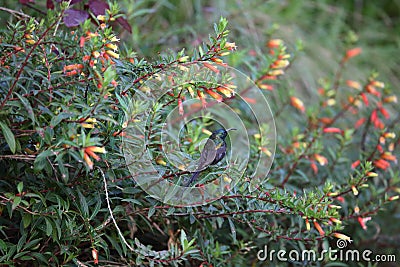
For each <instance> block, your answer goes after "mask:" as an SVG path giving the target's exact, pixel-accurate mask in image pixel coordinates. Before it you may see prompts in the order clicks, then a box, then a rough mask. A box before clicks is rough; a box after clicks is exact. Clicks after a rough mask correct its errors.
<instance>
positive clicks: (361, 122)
mask: <svg viewBox="0 0 400 267" xmlns="http://www.w3.org/2000/svg"><path fill="white" fill-rule="evenodd" d="M366 120H367V119H366V118H361V119H359V120H358V121H357V122H356V123H355V124H354V128H356V129H358V128H360V126H361V125H363V124H364V122H365V121H366Z"/></svg>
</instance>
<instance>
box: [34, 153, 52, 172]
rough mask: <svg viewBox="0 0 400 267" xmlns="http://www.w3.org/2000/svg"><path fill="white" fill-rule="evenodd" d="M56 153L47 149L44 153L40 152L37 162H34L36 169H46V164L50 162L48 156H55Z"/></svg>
mask: <svg viewBox="0 0 400 267" xmlns="http://www.w3.org/2000/svg"><path fill="white" fill-rule="evenodd" d="M54 155H55V153H54V151H52V150H45V151H43V152H42V153H40V154H39V155H37V157H36V159H35V162H34V164H33V165H34V169H35V171H40V170H42V169H44V168H45V167H46V165H47V164H48V162H47V160H46V159H47V157H50V156H54Z"/></svg>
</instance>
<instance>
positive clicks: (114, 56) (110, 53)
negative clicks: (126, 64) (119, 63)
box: [106, 50, 119, 59]
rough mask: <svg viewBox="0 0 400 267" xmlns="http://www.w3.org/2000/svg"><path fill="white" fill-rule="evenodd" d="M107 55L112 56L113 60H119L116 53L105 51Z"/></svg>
mask: <svg viewBox="0 0 400 267" xmlns="http://www.w3.org/2000/svg"><path fill="white" fill-rule="evenodd" d="M106 53H107V54H109V55H110V56H112V57H113V58H117V59H118V58H119V55H118V54H117V53H115V52H114V51H111V50H107V51H106Z"/></svg>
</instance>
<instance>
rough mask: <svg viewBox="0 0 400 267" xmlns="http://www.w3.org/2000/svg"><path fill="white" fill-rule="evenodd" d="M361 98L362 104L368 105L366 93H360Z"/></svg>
mask: <svg viewBox="0 0 400 267" xmlns="http://www.w3.org/2000/svg"><path fill="white" fill-rule="evenodd" d="M361 98H362V100H363V102H364V104H365V105H366V106H367V107H368V105H369V101H368V97H367V95H366V94H364V93H361Z"/></svg>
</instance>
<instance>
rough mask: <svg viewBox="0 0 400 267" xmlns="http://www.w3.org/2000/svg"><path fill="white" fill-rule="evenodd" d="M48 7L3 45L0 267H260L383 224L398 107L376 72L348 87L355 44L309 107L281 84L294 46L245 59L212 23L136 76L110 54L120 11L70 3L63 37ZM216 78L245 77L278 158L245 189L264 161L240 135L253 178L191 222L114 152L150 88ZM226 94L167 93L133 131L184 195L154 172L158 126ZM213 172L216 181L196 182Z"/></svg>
mask: <svg viewBox="0 0 400 267" xmlns="http://www.w3.org/2000/svg"><path fill="white" fill-rule="evenodd" d="M60 2H61V3H53V4H54V6H53V7H52V8H49V10H48V11H47V13H46V15H43V16H42V17H40V16H35V17H30V16H28V15H26V14H24V13H21V12H18V11H10V12H11V13H10V14H11V15H12V17H11V18H10V19H9V21H8V23H7V27H4V28H2V29H1V37H0V46H1V54H0V127H1V129H0V170H1V171H0V173H1V180H0V215H1V216H0V222H1V223H0V236H1V238H0V263H4V264H7V265H15V266H19V265H24V264H25V265H30V264H32V263H33V262H34V263H35V264H36V265H47V264H49V265H55V266H57V265H74V264H75V265H78V266H93V265H96V264H100V265H102V266H103V265H110V266H111V265H138V266H140V265H143V266H148V265H149V266H157V265H159V266H162V265H172V266H178V265H181V266H249V265H250V264H251V263H253V264H254V265H257V264H260V265H262V264H263V263H262V262H260V261H259V260H258V259H257V256H256V255H257V251H259V250H260V249H263V248H264V245H268V247H269V248H270V249H279V248H286V249H296V250H301V249H304V248H310V249H314V250H316V251H318V250H320V249H321V248H322V247H327V246H329V245H331V246H334V245H335V244H336V239H343V240H346V241H349V239H350V238H351V239H354V240H358V239H361V237H362V236H363V235H364V233H368V234H367V236H368V237H370V236H373V234H374V233H373V232H374V231H373V228H374V227H373V224H372V223H371V222H374V220H375V217H374V216H375V215H377V214H378V213H379V211H381V210H382V209H384V208H387V209H389V210H390V209H394V206H395V204H394V203H396V202H397V201H396V200H397V199H398V194H399V192H400V189H399V182H400V178H399V169H398V166H397V167H396V164H397V157H398V154H399V153H398V146H399V140H400V139H399V135H398V134H397V135H396V133H398V132H399V125H398V122H399V120H400V117H399V111H398V109H396V105H397V97H396V94H395V93H394V92H393V91H392V89H391V87H390V85H388V84H385V83H384V82H382V81H380V79H379V77H378V74H377V73H376V72H373V73H371V74H365V75H364V78H363V80H360V81H356V80H353V78H352V76H351V74H349V73H346V68H347V67H348V65H349V64H351V61H352V60H353V58H354V57H356V56H358V55H359V54H360V53H361V52H362V49H361V48H359V47H355V46H354V43H353V42H349V43H348V44H347V46H348V47H347V48H346V49H345V50H344V51H343V53H342V54H343V56H341V58H338V59H337V61H338V62H337V63H338V69H337V71H336V72H335V73H333V74H332V76H331V77H324V78H323V79H321V80H320V84H319V88H316V89H315V91H316V92H317V93H316V94H315V95H314V96H313V99H312V101H311V103H310V101H304V98H305V96H302V92H301V91H300V90H296V88H295V87H296V86H295V85H293V83H291V81H289V80H285V72H286V71H287V69H289V68H290V67H291V65H292V64H293V62H294V61H295V58H296V57H299V56H301V54H300V53H301V50H302V44H301V43H299V44H298V45H297V46H292V47H288V46H287V45H286V44H285V43H284V41H282V40H281V39H274V38H270V39H269V40H268V42H267V43H266V45H265V46H264V47H263V48H262V50H261V51H257V52H255V51H250V52H249V53H243V52H241V50H240V47H239V48H237V47H236V44H235V43H234V40H232V39H230V38H231V37H230V35H229V30H228V29H229V25H228V23H227V20H226V19H224V18H221V19H220V21H219V22H218V23H217V24H216V25H215V27H214V32H213V33H212V34H210V37H209V38H208V39H205V40H203V41H204V43H203V44H201V45H199V46H197V45H196V46H195V45H193V47H191V48H190V49H186V50H185V49H181V48H179V49H173V50H172V51H168V54H167V53H165V54H163V55H162V56H160V57H159V58H157V59H154V60H152V61H148V60H145V59H144V58H142V57H140V56H139V55H137V54H136V53H135V51H133V49H132V48H129V43H124V44H123V45H121V44H120V43H122V42H120V37H119V36H118V35H119V33H120V32H121V31H123V28H125V29H127V30H130V29H131V28H130V27H128V26H127V25H126V23H127V21H126V20H125V19H122V18H123V17H124V15H123V14H120V13H119V12H120V11H119V7H118V5H117V4H110V5H107V6H104V9H102V11H104V14H100V13H97V11H96V12H94V10H93V8H87V3H85V1H83V2H82V1H77V3H76V4H75V5H74V6H73V8H75V11H73V12H72V13H74V14H78V13H79V12H86V13H84V15H77V16H78V17H77V18H76V20H78V21H79V22H81V23H77V24H79V25H75V23H70V22H71V21H68V19H67V20H66V19H65V17H66V16H67V17H68V13H69V14H71V7H70V6H68V2H62V1H60ZM81 2H82V3H81ZM94 2H96V3H98V2H102V1H89V2H88V3H89V7H90V6H92V7H93V5H94V4H93V3H94ZM90 3H91V4H92V5H90ZM77 5H80V6H79V8H77ZM99 5H100V4H99ZM106 8H107V9H106ZM78 11H79V12H78ZM76 12H78V13H76ZM143 13H144V14H145V13H146V12H145V11H143ZM79 14H83V13H79ZM138 16H139V15H138ZM81 18H84V19H82V21H80V20H81ZM87 18H88V19H87ZM70 19H71V17H70ZM118 19H119V24H118V23H116V21H118ZM119 25H121V26H122V28H121V27H120V26H119ZM184 46H188V44H186V45H184ZM127 47H128V48H127ZM175 50H176V51H175ZM178 51H179V52H178ZM260 54H261V55H262V57H260ZM227 62H228V63H231V64H232V65H235V66H237V67H240V68H241V69H242V70H244V71H249V73H248V75H249V76H251V77H252V78H253V80H254V83H255V84H257V86H258V87H259V88H260V89H259V90H261V91H262V93H263V94H264V95H265V97H266V98H267V99H268V100H269V103H270V105H271V109H272V112H273V115H274V118H275V120H276V125H277V146H276V151H275V160H274V162H273V165H272V168H271V171H270V173H269V174H268V179H266V180H264V181H262V182H260V184H258V186H257V188H256V190H254V191H252V190H250V189H249V185H250V183H251V179H252V177H250V176H249V174H250V173H251V170H252V168H253V169H254V168H255V166H252V162H253V161H254V160H255V159H257V158H258V157H259V156H260V155H262V154H264V155H267V156H269V157H271V156H273V150H272V149H270V148H269V145H270V144H267V143H264V142H263V141H262V140H263V138H262V136H263V133H264V132H263V131H264V130H265V129H264V130H263V129H260V131H259V132H250V133H249V138H250V159H251V160H250V162H249V170H250V171H247V172H246V173H245V175H244V176H243V177H242V179H241V180H240V182H239V183H237V184H236V185H234V186H232V188H230V189H231V191H230V192H229V194H227V195H224V196H222V197H221V199H219V200H217V201H215V202H212V203H209V204H207V205H201V206H196V207H183V206H171V205H166V204H164V203H162V202H159V201H157V200H155V199H154V198H153V197H151V196H149V195H148V194H147V193H146V192H144V191H143V189H142V188H141V187H140V186H138V185H137V182H136V181H135V179H133V177H132V176H131V173H130V172H129V169H128V166H127V164H126V160H125V156H124V150H123V146H124V144H123V142H125V141H126V140H127V139H128V140H129V138H133V139H135V138H138V139H140V138H143V136H139V135H138V136H130V134H131V132H129V131H128V129H129V125H132V124H133V125H140V123H141V121H140V120H139V119H138V118H136V117H135V115H137V114H138V113H140V112H141V111H142V110H144V109H147V108H148V102H146V101H137V100H138V98H139V95H140V96H142V95H146V94H151V90H154V89H152V88H149V87H148V85H147V84H146V81H148V80H149V79H154V77H157V75H158V74H159V73H162V72H163V71H167V70H168V69H169V68H172V67H181V68H184V67H187V66H190V64H202V65H203V66H205V67H206V68H208V69H209V70H210V71H211V73H212V72H214V73H216V74H218V73H219V69H224V68H227V67H228V63H227ZM315 78H316V79H318V78H319V77H315ZM226 84H227V86H226V87H224V88H221V87H209V86H208V84H207V83H201V82H196V83H193V84H190V86H188V87H185V88H174V89H171V90H170V91H166V92H165V93H168V94H166V95H165V97H164V98H162V99H161V100H160V102H159V103H158V104H159V106H156V105H155V106H154V107H151V108H152V112H153V113H151V114H153V115H154V116H153V117H149V121H150V124H151V125H152V129H149V128H143V130H144V131H145V132H146V133H148V136H147V137H148V138H147V139H146V141H147V143H146V145H147V147H148V148H149V149H150V151H151V153H152V155H153V156H154V158H153V160H154V161H153V164H154V165H155V166H157V170H158V171H159V172H160V174H161V176H162V177H163V178H164V179H170V181H171V182H175V183H180V182H181V180H180V178H181V176H182V177H183V179H185V177H187V176H188V175H190V174H188V173H185V172H182V170H179V169H177V168H175V167H174V166H173V165H171V164H170V163H169V162H168V159H166V158H163V157H162V154H161V153H160V149H161V148H160V147H162V146H163V144H162V143H160V138H159V136H157V134H156V131H157V130H159V129H160V128H161V127H162V123H161V122H162V120H161V117H160V116H164V113H168V112H169V111H170V110H172V109H174V108H177V109H178V110H179V114H181V115H184V114H186V112H188V110H187V108H184V106H183V103H184V101H185V100H187V99H189V98H191V97H192V98H195V99H198V100H199V101H200V102H201V103H202V104H203V105H205V106H206V105H207V103H210V101H217V102H224V101H226V100H227V99H231V98H232V97H233V96H234V94H235V90H236V88H235V87H234V86H231V87H230V86H229V79H228V80H227V81H226ZM182 92H183V93H182ZM249 101H250V102H251V101H257V99H252V100H249ZM160 106H161V107H160ZM243 110H244V113H245V109H244V108H243ZM160 114H161V115H160ZM245 115H246V114H245ZM245 115H244V116H243V117H242V119H243V120H244V124H245V125H247V124H250V120H251V116H245ZM213 127H215V125H213V122H211V121H209V120H198V121H196V123H195V124H192V125H191V127H189V128H187V129H186V130H185V131H184V132H183V136H182V139H183V140H184V141H186V143H184V144H185V145H186V146H185V147H184V149H185V153H187V154H190V155H193V154H196V153H197V154H198V146H199V144H200V142H201V141H202V140H204V139H205V138H207V137H208V135H209V133H210V130H211V129H212V128H213ZM133 164H134V163H133ZM223 170H224V166H222V167H221V166H217V167H215V168H212V169H210V170H207V174H210V175H214V176H215V175H218V174H221V173H222V172H223ZM202 182H204V181H202ZM200 186H201V185H200ZM369 221H370V222H369ZM380 227H383V226H382V225H381V226H380ZM353 228H354V229H353ZM349 229H352V230H349ZM371 229H372V231H370V230H371ZM377 229H379V227H378V226H377ZM371 233H372V234H371ZM370 239H371V240H373V238H372V237H370ZM389 244H390V242H389ZM389 248H390V245H389ZM393 251H394V250H392V251H391V250H389V252H393ZM324 261H325V262H330V259H329V258H325V259H324Z"/></svg>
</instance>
